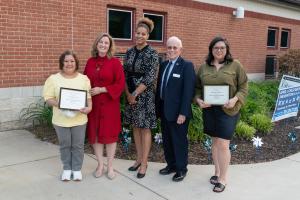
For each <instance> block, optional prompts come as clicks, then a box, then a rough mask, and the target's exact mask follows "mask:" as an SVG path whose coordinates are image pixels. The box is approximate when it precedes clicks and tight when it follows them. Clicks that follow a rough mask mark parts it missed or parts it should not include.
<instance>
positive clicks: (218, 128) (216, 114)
mask: <svg viewBox="0 0 300 200" xmlns="http://www.w3.org/2000/svg"><path fill="white" fill-rule="evenodd" d="M202 114H203V115H202V116H203V124H204V133H206V134H208V135H210V136H211V137H217V138H222V139H226V140H231V139H232V136H233V134H234V130H235V127H236V124H237V122H238V120H239V117H240V114H239V113H238V114H236V115H234V116H230V115H227V114H226V113H225V112H224V111H223V109H222V106H212V107H209V108H204V109H203V112H202Z"/></svg>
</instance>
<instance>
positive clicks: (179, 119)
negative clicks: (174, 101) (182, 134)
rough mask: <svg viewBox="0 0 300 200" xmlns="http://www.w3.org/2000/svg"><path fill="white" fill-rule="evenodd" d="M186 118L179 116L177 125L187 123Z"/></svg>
mask: <svg viewBox="0 0 300 200" xmlns="http://www.w3.org/2000/svg"><path fill="white" fill-rule="evenodd" d="M185 118H186V117H185V116H184V115H179V116H178V118H177V124H183V123H184V122H185Z"/></svg>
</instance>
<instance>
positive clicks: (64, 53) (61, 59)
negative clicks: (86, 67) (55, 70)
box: [59, 50, 79, 71]
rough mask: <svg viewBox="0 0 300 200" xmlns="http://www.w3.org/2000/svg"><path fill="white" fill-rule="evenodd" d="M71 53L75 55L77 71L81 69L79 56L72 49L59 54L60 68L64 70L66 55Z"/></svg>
mask: <svg viewBox="0 0 300 200" xmlns="http://www.w3.org/2000/svg"><path fill="white" fill-rule="evenodd" d="M69 55H70V56H73V58H74V60H75V63H76V68H75V70H76V71H77V70H78V69H79V59H78V58H77V56H76V54H75V52H74V51H72V50H66V51H64V52H63V53H62V54H61V55H60V56H59V69H60V70H62V69H63V68H64V62H65V58H66V56H69Z"/></svg>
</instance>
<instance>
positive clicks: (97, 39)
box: [91, 33, 115, 58]
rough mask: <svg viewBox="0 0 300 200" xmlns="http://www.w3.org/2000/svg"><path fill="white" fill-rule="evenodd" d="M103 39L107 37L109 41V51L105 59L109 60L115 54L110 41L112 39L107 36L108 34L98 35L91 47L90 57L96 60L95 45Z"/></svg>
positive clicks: (96, 50) (113, 43) (112, 42)
mask: <svg viewBox="0 0 300 200" xmlns="http://www.w3.org/2000/svg"><path fill="white" fill-rule="evenodd" d="M103 37H108V39H109V43H110V44H109V49H108V51H107V57H108V58H111V57H113V55H114V53H115V42H114V40H113V39H112V37H111V36H110V35H109V34H108V33H100V34H99V35H98V36H97V38H96V39H95V41H94V43H93V46H92V51H91V54H92V57H94V58H96V57H97V56H98V53H99V52H98V49H97V44H98V43H99V41H100V40H101V39H102V38H103Z"/></svg>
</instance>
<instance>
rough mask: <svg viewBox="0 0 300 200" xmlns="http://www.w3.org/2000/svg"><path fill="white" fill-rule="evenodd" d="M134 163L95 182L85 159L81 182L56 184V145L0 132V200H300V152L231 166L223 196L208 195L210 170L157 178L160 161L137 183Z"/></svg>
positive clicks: (120, 164)
mask: <svg viewBox="0 0 300 200" xmlns="http://www.w3.org/2000/svg"><path fill="white" fill-rule="evenodd" d="M132 164H133V161H128V160H116V161H115V168H116V171H117V177H116V178H115V179H114V180H109V179H107V178H106V177H105V176H103V177H101V178H99V179H95V178H94V177H93V176H92V172H93V170H94V169H95V167H96V160H95V158H94V157H93V156H92V155H85V159H84V164H83V169H82V172H83V175H84V177H83V178H84V179H83V181H81V182H73V181H70V182H62V181H60V173H61V162H60V158H59V151H58V146H56V145H53V144H49V143H46V142H42V141H40V140H38V139H35V138H34V136H33V135H32V134H31V133H30V132H28V131H25V130H14V131H5V132H0V199H1V200H2V199H3V200H19V199H22V200H27V199H28V200H29V199H30V200H44V199H47V200H48V199H49V200H56V199H62V200H69V199H70V200H71V199H72V200H77V199H78V200H85V199H86V200H94V199H103V200H117V199H118V200H123V199H124V200H127V199H130V200H135V199H137V200H147V199H149V200H150V199H151V200H153V199H158V200H161V199H170V200H176V199H178V200H179V199H180V200H182V199H185V200H194V199H203V200H214V199H222V200H241V199H242V200H248V199H249V200H254V199H255V200H262V199H263V200H269V199H270V200H282V199H286V200H287V199H300V191H299V187H300V174H299V170H300V153H298V154H296V155H293V156H290V157H288V158H284V159H281V160H277V161H274V162H268V163H260V164H250V165H232V166H230V176H229V177H230V182H229V183H228V186H227V188H226V190H225V191H224V192H223V193H220V194H217V193H214V192H212V188H213V187H212V185H210V184H209V182H208V179H209V177H210V176H211V175H212V171H213V166H210V165H189V166H188V169H189V172H188V174H187V177H186V178H185V179H184V181H182V182H179V183H175V182H172V181H171V179H172V175H170V176H161V175H159V174H158V171H159V169H161V168H163V167H164V166H165V164H164V163H149V166H148V170H147V174H146V176H145V178H143V179H137V178H136V173H134V172H129V171H127V168H128V167H129V166H130V165H132Z"/></svg>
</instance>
